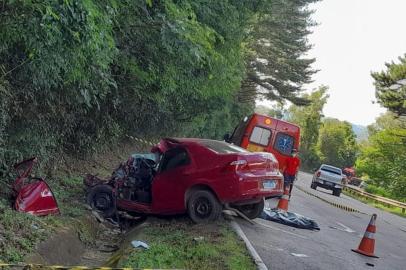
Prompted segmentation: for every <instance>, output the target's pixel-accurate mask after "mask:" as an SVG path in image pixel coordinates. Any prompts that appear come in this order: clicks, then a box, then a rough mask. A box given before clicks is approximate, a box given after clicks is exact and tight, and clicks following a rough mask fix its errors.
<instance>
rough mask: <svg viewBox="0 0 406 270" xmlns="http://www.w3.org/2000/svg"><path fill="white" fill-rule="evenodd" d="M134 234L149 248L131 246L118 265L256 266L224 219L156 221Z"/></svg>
mask: <svg viewBox="0 0 406 270" xmlns="http://www.w3.org/2000/svg"><path fill="white" fill-rule="evenodd" d="M137 237H138V238H137V240H142V241H145V242H146V243H148V245H149V246H150V249H148V250H144V249H132V250H131V251H130V253H129V254H127V256H126V257H125V259H124V260H123V261H122V262H121V263H120V265H119V266H120V267H133V268H160V269H162V268H176V269H233V270H234V269H236V270H239V269H241V270H242V269H256V267H255V264H254V262H253V261H252V259H251V257H250V256H249V254H248V253H247V251H246V248H245V246H244V243H243V242H242V241H241V240H240V239H239V238H238V236H237V235H236V234H235V233H234V231H232V230H231V228H230V227H229V226H228V224H227V223H225V221H221V222H217V223H214V224H206V225H195V224H192V223H191V221H190V220H189V219H187V218H184V219H177V220H174V221H165V220H158V221H155V222H152V223H151V224H150V225H148V226H147V227H146V228H145V229H144V230H143V231H142V232H141V234H139V235H138V236H137Z"/></svg>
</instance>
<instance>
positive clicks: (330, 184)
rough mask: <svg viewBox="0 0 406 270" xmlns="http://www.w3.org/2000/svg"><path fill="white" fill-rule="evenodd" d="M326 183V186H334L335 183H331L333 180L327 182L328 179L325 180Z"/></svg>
mask: <svg viewBox="0 0 406 270" xmlns="http://www.w3.org/2000/svg"><path fill="white" fill-rule="evenodd" d="M324 184H325V185H326V186H330V187H332V186H334V183H331V182H326V181H324Z"/></svg>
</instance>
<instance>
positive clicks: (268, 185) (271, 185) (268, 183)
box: [262, 180, 276, 189]
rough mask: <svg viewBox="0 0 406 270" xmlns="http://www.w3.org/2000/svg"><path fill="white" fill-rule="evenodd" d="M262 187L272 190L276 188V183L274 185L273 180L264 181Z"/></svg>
mask: <svg viewBox="0 0 406 270" xmlns="http://www.w3.org/2000/svg"><path fill="white" fill-rule="evenodd" d="M262 186H263V187H264V188H265V189H272V188H275V187H276V183H275V181H273V180H270V181H264V182H262Z"/></svg>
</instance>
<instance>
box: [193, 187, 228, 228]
mask: <svg viewBox="0 0 406 270" xmlns="http://www.w3.org/2000/svg"><path fill="white" fill-rule="evenodd" d="M221 210H222V209H221V205H220V204H219V202H218V201H217V198H216V197H215V196H214V194H213V193H212V192H210V191H208V190H197V191H195V192H193V193H192V194H191V195H190V196H189V199H188V201H187V212H188V214H189V217H190V218H191V219H192V220H193V222H195V223H207V222H210V221H214V220H217V219H218V218H219V216H220V213H221Z"/></svg>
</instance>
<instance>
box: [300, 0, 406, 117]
mask: <svg viewBox="0 0 406 270" xmlns="http://www.w3.org/2000/svg"><path fill="white" fill-rule="evenodd" d="M310 8H312V9H314V10H315V13H314V14H313V19H314V20H315V21H316V22H318V23H319V25H318V26H316V27H314V28H313V29H312V30H313V33H312V34H311V35H310V36H309V43H310V44H313V48H312V50H311V51H310V52H309V55H310V56H311V57H315V58H316V62H315V63H314V65H313V67H314V68H315V69H319V70H320V71H319V72H318V73H317V74H315V75H314V76H313V80H314V82H313V83H312V84H310V85H308V86H306V88H308V89H313V88H316V87H318V86H320V85H322V84H323V85H327V86H329V88H330V89H329V95H330V98H329V100H328V102H327V104H326V105H325V107H324V111H323V112H324V115H325V116H327V117H334V118H338V119H339V120H346V121H349V122H351V123H354V124H361V125H368V124H371V123H373V122H374V121H375V118H376V117H377V116H379V114H380V113H383V112H385V109H384V108H382V107H380V105H379V104H377V103H375V104H372V101H375V88H374V86H373V79H372V77H371V75H370V73H371V71H381V70H383V69H384V68H385V65H384V64H385V62H391V61H397V58H398V57H399V56H401V55H404V54H405V53H406V32H405V31H406V28H405V27H406V23H405V22H406V21H405V18H406V16H405V15H406V0H324V1H321V2H318V3H316V4H313V5H311V6H310Z"/></svg>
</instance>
